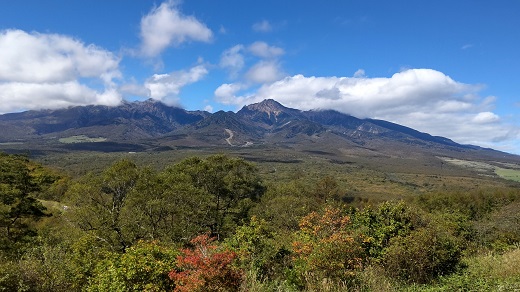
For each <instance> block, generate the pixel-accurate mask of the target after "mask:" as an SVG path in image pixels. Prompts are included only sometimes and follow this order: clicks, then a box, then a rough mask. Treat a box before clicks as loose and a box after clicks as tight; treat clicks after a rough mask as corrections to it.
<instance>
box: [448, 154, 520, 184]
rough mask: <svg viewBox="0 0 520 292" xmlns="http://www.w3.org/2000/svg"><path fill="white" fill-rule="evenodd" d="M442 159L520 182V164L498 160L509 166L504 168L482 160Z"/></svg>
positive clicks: (462, 166)
mask: <svg viewBox="0 0 520 292" xmlns="http://www.w3.org/2000/svg"><path fill="white" fill-rule="evenodd" d="M441 159H442V160H443V161H445V162H447V163H449V164H452V165H456V166H459V167H461V168H466V169H471V170H473V171H476V172H478V173H481V174H483V175H496V176H498V177H500V178H503V179H506V180H511V181H516V182H520V169H519V165H517V164H512V163H500V162H496V163H498V164H500V165H503V166H506V167H508V168H503V167H499V166H496V165H493V164H490V163H486V162H480V161H470V160H461V159H455V158H447V157H441Z"/></svg>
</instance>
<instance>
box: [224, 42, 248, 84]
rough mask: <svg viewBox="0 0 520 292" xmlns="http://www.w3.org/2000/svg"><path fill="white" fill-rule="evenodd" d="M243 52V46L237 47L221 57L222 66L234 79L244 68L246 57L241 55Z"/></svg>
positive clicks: (228, 50)
mask: <svg viewBox="0 0 520 292" xmlns="http://www.w3.org/2000/svg"><path fill="white" fill-rule="evenodd" d="M243 50H244V46H243V45H236V46H234V47H231V48H229V49H227V50H225V51H224V52H223V53H222V56H221V57H220V66H221V67H222V68H225V69H227V70H229V74H230V75H231V77H232V78H236V77H237V76H238V73H239V72H240V70H242V68H243V67H244V64H245V61H244V56H243V55H242V53H241V52H242V51H243Z"/></svg>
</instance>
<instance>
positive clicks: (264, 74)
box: [246, 61, 284, 83]
mask: <svg viewBox="0 0 520 292" xmlns="http://www.w3.org/2000/svg"><path fill="white" fill-rule="evenodd" d="M283 75H284V73H283V72H282V69H281V68H280V64H279V63H278V62H276V61H259V62H258V63H256V64H255V65H254V66H253V67H251V68H250V69H249V70H248V71H247V73H246V79H247V80H249V81H252V82H255V83H268V82H273V81H276V80H279V79H280V78H282V77H283Z"/></svg>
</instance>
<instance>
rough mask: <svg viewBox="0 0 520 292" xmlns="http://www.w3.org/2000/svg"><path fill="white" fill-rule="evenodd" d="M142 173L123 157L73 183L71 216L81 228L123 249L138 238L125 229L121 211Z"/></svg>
mask: <svg viewBox="0 0 520 292" xmlns="http://www.w3.org/2000/svg"><path fill="white" fill-rule="evenodd" d="M139 175H140V173H139V169H138V168H137V166H136V165H135V164H134V163H133V162H131V161H129V160H121V161H118V162H116V163H114V164H113V165H112V166H110V167H109V168H107V169H106V170H105V171H103V173H102V174H101V175H99V176H95V175H92V174H91V175H88V176H87V177H85V178H83V179H82V180H81V181H79V182H77V183H76V184H73V185H72V186H71V187H70V188H69V190H68V193H67V196H68V198H69V200H70V202H71V203H72V205H71V206H70V208H71V212H69V213H70V216H71V217H70V218H71V219H72V221H73V222H75V223H76V224H77V225H78V227H79V228H81V229H82V230H84V231H88V232H91V233H92V234H94V235H95V236H96V237H97V238H98V239H99V240H102V241H104V242H106V243H108V244H109V245H110V246H112V247H113V248H115V249H118V250H121V251H124V250H125V249H126V248H127V247H129V246H130V245H131V244H132V243H133V242H135V241H136V240H137V239H136V238H134V236H133V235H134V234H129V233H126V232H125V228H126V224H127V222H126V220H124V218H123V217H122V216H121V215H122V210H123V208H124V207H125V205H126V203H127V199H128V196H129V194H130V192H131V191H132V190H133V188H134V187H135V185H136V183H137V181H138V179H139Z"/></svg>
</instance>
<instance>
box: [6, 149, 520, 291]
mask: <svg viewBox="0 0 520 292" xmlns="http://www.w3.org/2000/svg"><path fill="white" fill-rule="evenodd" d="M150 165H151V164H150ZM317 166H319V165H317ZM262 167H264V168H262V169H260V168H259V167H258V166H257V165H254V164H252V163H250V162H247V161H245V160H243V159H241V158H234V157H231V156H226V155H211V156H205V157H203V158H202V157H198V156H192V157H187V158H184V159H182V160H180V161H177V162H174V163H168V165H167V166H166V167H157V165H153V166H151V167H150V166H146V165H142V163H140V164H139V165H138V164H136V162H134V161H132V160H129V159H118V160H114V162H113V163H112V164H111V165H107V166H106V167H105V166H104V167H103V168H102V170H101V171H91V172H89V173H84V174H83V173H82V174H78V175H74V176H73V177H70V176H68V175H67V174H64V173H62V172H58V171H55V170H51V169H49V168H46V167H43V166H42V165H40V164H38V163H36V162H34V161H31V160H29V159H28V158H27V157H25V156H20V155H7V154H0V241H1V245H0V257H1V260H0V290H4V291H83V290H85V291H446V290H456V291H511V290H518V289H520V245H519V243H520V215H519V214H520V213H519V211H520V190H519V189H518V188H514V187H507V185H501V187H497V185H492V187H486V181H483V180H479V179H473V180H471V182H472V183H474V182H476V181H478V182H479V183H480V184H481V185H480V186H475V185H474V184H473V186H472V187H465V186H466V185H465V184H467V185H468V186H469V185H471V184H472V183H467V182H466V183H465V182H463V181H462V180H461V179H460V178H457V179H453V178H449V177H437V176H433V175H431V174H428V173H417V174H416V175H413V179H407V178H408V177H407V176H406V175H404V174H400V175H398V174H394V173H380V172H375V171H373V170H370V169H363V168H359V167H355V166H352V165H349V164H347V165H344V164H340V165H339V166H338V165H336V166H335V167H337V168H334V167H331V168H330V169H329V171H327V172H325V171H322V169H319V170H316V172H312V175H313V178H312V179H308V178H309V176H308V175H305V174H304V173H303V172H302V170H301V169H299V170H294V169H293V171H292V172H291V171H288V170H283V168H282V167H281V166H280V165H276V169H274V168H275V166H273V165H269V166H268V167H265V165H263V166H262ZM285 167H287V168H289V166H287V164H285ZM315 167H316V166H315ZM266 169H268V170H267V171H266ZM269 169H273V170H269ZM320 172H321V173H322V175H318V174H319V173H320ZM344 172H348V173H349V174H350V176H349V180H348V181H347V180H346V179H345V176H344V174H343V173H344ZM275 175H276V177H277V178H278V179H275V178H274V176H275ZM410 177H411V175H410ZM419 179H422V180H424V181H423V183H420V184H419V183H417V180H419ZM451 180H454V181H455V180H458V182H457V183H458V185H457V186H458V187H454V188H450V186H451V185H448V186H446V183H448V184H449V183H450V182H451ZM453 185H455V184H453ZM368 190H371V191H373V192H372V193H371V194H367V193H368ZM385 190H386V191H387V192H388V194H390V195H389V196H386V197H383V196H382V195H381V194H384V193H385ZM399 192H402V193H403V194H402V196H399V195H398V194H399ZM374 194H375V195H374Z"/></svg>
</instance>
